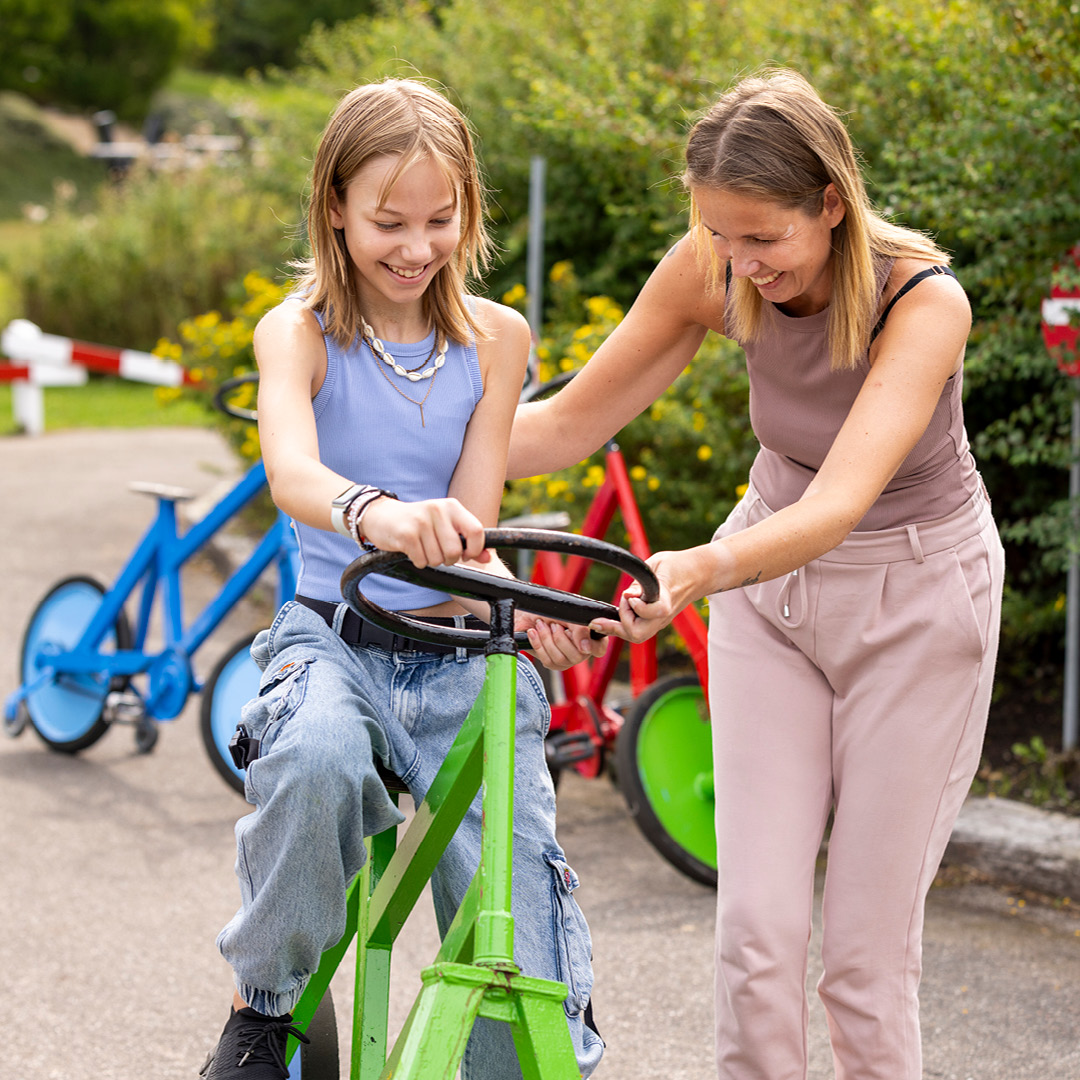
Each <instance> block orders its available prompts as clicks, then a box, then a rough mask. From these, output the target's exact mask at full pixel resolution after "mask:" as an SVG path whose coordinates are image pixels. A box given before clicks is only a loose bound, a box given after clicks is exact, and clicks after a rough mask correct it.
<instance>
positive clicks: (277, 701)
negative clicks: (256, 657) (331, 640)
mask: <svg viewBox="0 0 1080 1080" xmlns="http://www.w3.org/2000/svg"><path fill="white" fill-rule="evenodd" d="M311 663H312V660H311V658H310V657H309V658H304V659H300V660H289V661H287V662H286V663H284V664H281V665H279V666H278V667H271V668H268V669H267V670H266V671H264V672H263V675H262V679H261V680H260V683H259V694H258V696H257V697H256V698H255V699H254V700H253V701H250V702H249V703H248V704H247V705H246V706H244V709H243V712H242V714H241V715H242V718H243V721H244V723H245V724H246V725H247V727H248V730H249V731H250V732H251V735H252V737H253V738H256V739H259V740H260V742H261V743H262V747H261V750H260V753H264V752H265V751H266V750H267V748H268V744H269V742H270V739H271V729H273V728H274V727H275V725H278V722H279V721H281V720H283V719H284V718H286V717H288V716H291V715H292V714H293V713H295V712H296V710H297V709H298V708H299V707H300V704H301V703H302V702H303V700H304V695H305V694H306V692H307V677H308V668H309V667H310V666H311Z"/></svg>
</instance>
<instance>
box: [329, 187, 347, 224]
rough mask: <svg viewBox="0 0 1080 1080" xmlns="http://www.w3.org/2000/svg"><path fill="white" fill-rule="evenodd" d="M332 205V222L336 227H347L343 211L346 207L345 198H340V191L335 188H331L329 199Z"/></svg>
mask: <svg viewBox="0 0 1080 1080" xmlns="http://www.w3.org/2000/svg"><path fill="white" fill-rule="evenodd" d="M328 202H329V205H330V224H331V225H332V226H333V227H334V228H335V229H344V228H345V216H344V214H343V213H342V211H343V210H344V209H345V206H344V202H345V201H344V199H339V198H338V193H337V191H336V190H334V189H333V188H331V189H330V198H329V200H328Z"/></svg>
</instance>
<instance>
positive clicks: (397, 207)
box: [330, 156, 461, 309]
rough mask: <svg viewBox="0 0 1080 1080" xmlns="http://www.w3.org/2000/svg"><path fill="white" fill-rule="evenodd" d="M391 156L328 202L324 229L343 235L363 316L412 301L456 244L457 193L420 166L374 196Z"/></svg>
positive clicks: (430, 167)
mask: <svg viewBox="0 0 1080 1080" xmlns="http://www.w3.org/2000/svg"><path fill="white" fill-rule="evenodd" d="M397 164H398V158H397V157H396V156H384V157H377V158H373V159H371V160H370V161H368V162H367V163H366V164H365V165H364V166H363V168H361V169H360V170H359V171H358V172H357V174H356V175H355V176H354V177H353V178H352V180H351V181H350V182H349V184H348V185H347V187H346V189H345V197H344V198H343V199H339V198H338V197H337V196H336V195H334V194H331V197H330V223H331V224H332V225H333V226H334V228H335V229H343V230H344V232H345V244H346V246H347V247H348V250H349V257H350V259H351V260H352V264H353V275H354V278H355V281H356V286H357V289H358V291H359V294H360V302H361V305H363V306H364V307H365V308H367V309H371V308H372V307H378V306H382V305H385V303H386V302H387V301H389V303H391V304H408V303H410V302H415V301H418V300H419V299H420V298H421V297H422V296H423V294H424V291H425V290H426V289H427V287H428V286H429V285H430V284H431V282H432V280H433V279H434V277H435V275H436V274H437V273H438V272H439V270H440V269H441V268H442V267H443V266H445V265H446V263H447V261H448V260H449V259H450V256H451V255H452V254H453V253H454V249H455V248H456V247H457V245H458V241H459V239H460V237H461V212H460V198H459V197H458V196H459V193H458V192H456V191H454V190H453V189H452V187H451V186H450V184H449V183H448V182H447V178H446V174H445V173H444V172H443V170H442V169H440V168H439V166H438V165H437V164H436V163H435V162H434V161H432V160H430V159H428V158H425V159H421V160H420V161H417V162H415V163H414V164H412V165H410V166H409V167H408V168H407V169H406V170H405V171H404V172H403V173H402V174H401V175H400V176H399V177H398V178H397V180H396V181H395V183H394V186H393V188H392V189H391V190H390V191H389V192H388V193H387V194H386V198H385V201H384V202H380V200H379V196H380V194H381V193H382V192H383V189H384V186H385V183H386V180H387V179H388V177H389V176H390V175H391V174H392V173H393V171H394V169H395V168H396V167H397Z"/></svg>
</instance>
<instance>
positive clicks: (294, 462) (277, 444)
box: [255, 301, 484, 566]
mask: <svg viewBox="0 0 1080 1080" xmlns="http://www.w3.org/2000/svg"><path fill="white" fill-rule="evenodd" d="M255 357H256V360H257V362H258V365H259V403H258V415H259V441H260V444H261V446H262V453H263V461H264V462H265V464H266V475H267V479H268V481H269V484H270V491H271V494H272V495H273V498H274V502H275V503H276V504H277V505H278V506H279V507H280V508H281V509H282V510H283V511H284V512H285V513H286V514H288V515H289V516H290V517H292V518H295V519H296V520H297V521H302V522H304V524H306V525H311V526H314V527H315V528H319V529H328V530H329V529H331V528H333V526H332V524H331V520H330V504H331V502H332V501H333V500H334V498H336V497H337V496H338V495H340V494H342V493H343V492H344V491H346V490H347V489H348V488H349V487H351V486H352V485H353V484H356V483H365V482H366V478H365V477H363V476H342V475H341V474H340V473H336V472H334V470H333V469H330V468H328V467H327V466H325V465H323V464H322V462H320V461H319V439H318V433H317V431H316V427H315V414H314V412H313V411H312V408H311V401H312V398H313V397H314V396H315V394H316V393H317V392H318V389H319V387H320V386H321V385H322V381H323V378H324V377H325V374H326V346H325V344H324V341H323V335H322V330H321V328H320V327H319V324H318V320H317V319H316V318H315V316H314V315H313V314H312V313H311V312H310V311H308V310H307V309H305V308H304V307H303V306H302V305H301V304H298V303H295V302H293V301H289V302H286V303H283V304H280V305H279V306H278V307H276V308H274V309H273V310H272V311H270V312H268V313H267V314H266V315H265V316H263V318H262V319H261V320H260V322H259V325H258V326H257V327H256V329H255ZM364 532H365V535H367V537H368V538H369V539H370V540H371V541H372V543H374V544H375V545H377V546H378V547H381V548H383V549H384V550H387V551H403V552H405V553H406V554H407V555H408V556H409V558H410V559H411V560H412V562H413V563H414V564H415V565H416V566H433V565H438V564H441V563H453V562H457V561H458V560H459V559H461V557H462V554H463V551H462V538H464V540H465V546H464V554H465V555H466V556H467V557H469V558H478V557H481V556H482V552H483V549H484V531H483V526H482V525H481V523H480V521H479V520H478V519H477V517H476V515H474V514H473V513H471V512H470V511H469V510H467V509H466V508H465V507H464V506H463V505H461V503H460V502H458V501H457V500H454V499H428V500H424V501H422V502H409V503H406V502H398V501H396V500H394V499H378V500H377V501H376V502H374V503H372V504H371V506H370V508H369V509H368V510H367V512H366V513H365V515H364Z"/></svg>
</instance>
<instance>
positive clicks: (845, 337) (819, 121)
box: [683, 68, 949, 371]
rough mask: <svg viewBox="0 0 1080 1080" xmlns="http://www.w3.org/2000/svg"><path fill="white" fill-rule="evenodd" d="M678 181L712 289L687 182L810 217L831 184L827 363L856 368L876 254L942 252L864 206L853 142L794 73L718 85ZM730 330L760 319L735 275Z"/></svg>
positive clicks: (707, 251) (932, 255) (751, 291)
mask: <svg viewBox="0 0 1080 1080" xmlns="http://www.w3.org/2000/svg"><path fill="white" fill-rule="evenodd" d="M683 183H684V185H685V186H686V188H687V190H688V191H689V192H690V199H691V204H690V223H691V226H692V229H693V234H694V238H695V245H696V247H697V250H698V252H699V255H700V256H701V257H702V258H704V259H706V260H708V262H709V281H710V286H711V287H712V288H717V289H718V288H719V287H720V275H721V266H722V264H721V262H720V260H719V259H718V258H717V256H716V253H715V250H714V248H713V245H712V244H711V243H710V237H709V234H708V231H707V230H706V229H705V228H704V226H703V225H702V222H701V211H700V209H699V207H698V206H697V204H696V202H695V201H694V198H693V192H694V188H699V187H700V188H710V189H714V190H720V191H729V192H732V193H736V194H739V195H744V196H748V197H750V198H755V199H764V200H767V201H768V202H772V203H776V204H777V205H779V206H782V207H784V208H785V209H789V210H790V209H798V210H801V211H802V212H803V213H805V214H808V215H810V216H818V215H820V214H821V213H822V211H823V209H824V197H825V189H826V188H827V187H828V185H829V184H832V185H833V186H834V187H835V189H836V191H837V193H838V194H839V196H840V198H841V200H842V201H843V203H844V208H845V213H844V217H843V219H842V220H841V221H840V223H839V224H838V225H837V226H836V227H835V228H834V229H833V256H832V258H833V284H832V302H831V303H830V305H829V315H828V343H829V351H830V354H831V357H832V359H831V367H832V369H833V370H834V371H838V370H851V369H854V368H856V367H858V365H859V362H860V360H861V359H862V357H863V356H864V355H865V353H866V350H867V348H868V347H869V344H870V335H871V332H872V330H873V327H874V323H875V322H876V320H877V306H878V284H877V280H876V276H875V265H874V264H875V257H879V256H885V257H892V258H916V259H933V260H934V261H935V262H938V263H948V261H949V256H948V255H947V254H946V253H945V252H944V251H942V250H941V249H940V248H939V247H938V246H937V245H936V244H935V243H934V242H933V241H932V240H931V239H930V238H929V237H927V236H924V235H923V234H922V233H919V232H916V231H915V230H913V229H905V228H902V227H900V226H898V225H893V224H891V223H890V222H888V221H886V220H885V219H884V218H883V217H882V216H881V215H880V214H879V213H878V212H877V211H876V210H875V209H874V207H873V206H872V204H871V202H870V198H869V196H868V195H867V193H866V184H865V182H864V180H863V176H862V172H861V170H860V168H859V164H858V161H857V159H856V155H855V149H854V147H853V146H852V143H851V137H850V136H849V135H848V131H847V128H846V127H845V126H844V124H843V122H842V121H841V119H840V117H839V116H838V114H837V113H836V111H835V110H833V109H832V108H831V107H830V106H828V105H826V104H825V102H824V101H822V100H821V98H820V97H819V96H818V94H817V91H815V90H814V88H813V87H812V86H811V85H810V83H808V82H807V81H806V79H804V78H803V77H802V76H801V75H799V74H798V73H797V72H794V71H790V70H787V69H784V68H773V69H766V70H764V71H762V72H760V73H758V74H757V75H754V76H751V77H749V78H746V79H743V80H742V81H741V82H739V83H738V84H736V85H735V86H734V87H733V88H732V89H731V90H729V91H728V92H727V93H725V94H724V95H723V96H722V97H720V99H719V100H718V101H716V103H715V104H714V105H713V106H712V107H711V108H710V109H709V110H708V112H707V113H706V114H705V115H704V116H703V117H702V118H701V119H700V120H699V121H698V122H697V123H696V124H695V125H694V127H693V128H692V129H691V131H690V136H689V138H688V140H687V144H686V171H685V172H684V173H683ZM733 288H734V292H733V294H732V297H731V305H730V307H729V309H728V319H729V329H730V331H731V333H732V336H733V337H734V338H736V339H737V340H739V341H753V340H754V339H755V338H756V337H757V336H758V334H759V332H760V330H761V326H762V320H763V318H764V310H765V308H764V304H763V301H762V298H761V294H760V293H759V292H758V290H757V289H756V288H754V286H753V284H752V283H751V282H750V281H749V280H747V279H745V278H740V279H736V280H735V281H734V285H733Z"/></svg>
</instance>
